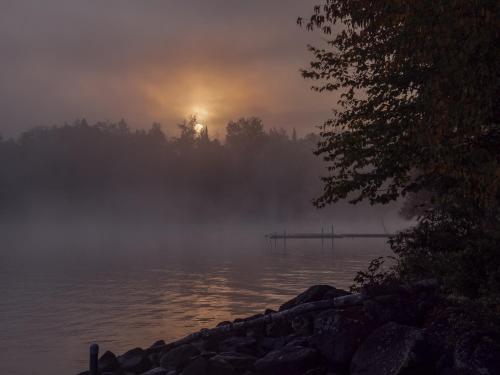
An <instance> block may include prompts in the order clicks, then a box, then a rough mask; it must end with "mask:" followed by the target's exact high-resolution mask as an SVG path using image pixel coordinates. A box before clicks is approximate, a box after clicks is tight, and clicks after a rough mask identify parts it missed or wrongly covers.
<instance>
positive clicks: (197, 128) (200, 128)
mask: <svg viewBox="0 0 500 375" xmlns="http://www.w3.org/2000/svg"><path fill="white" fill-rule="evenodd" d="M204 129H205V125H203V124H200V123H197V124H195V125H194V131H195V132H196V134H201V133H202V132H203V130H204Z"/></svg>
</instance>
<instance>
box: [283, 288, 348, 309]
mask: <svg viewBox="0 0 500 375" xmlns="http://www.w3.org/2000/svg"><path fill="white" fill-rule="evenodd" d="M347 294H349V293H348V292H346V291H344V290H341V289H337V288H334V287H333V286H329V285H314V286H312V287H310V288H308V289H307V290H306V291H305V292H302V293H300V294H299V295H298V296H297V297H295V298H292V299H291V300H290V301H288V302H285V303H284V304H283V305H281V306H280V308H279V311H283V310H287V309H291V308H292V307H295V306H298V305H302V304H303V303H308V302H316V301H321V300H322V299H327V298H328V299H334V298H336V297H340V296H345V295H347Z"/></svg>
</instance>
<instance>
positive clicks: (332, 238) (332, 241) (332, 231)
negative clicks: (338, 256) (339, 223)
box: [332, 224, 335, 249]
mask: <svg viewBox="0 0 500 375" xmlns="http://www.w3.org/2000/svg"><path fill="white" fill-rule="evenodd" d="M334 237H335V235H334V232H333V224H332V249H333V238H334Z"/></svg>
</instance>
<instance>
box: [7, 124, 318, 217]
mask: <svg viewBox="0 0 500 375" xmlns="http://www.w3.org/2000/svg"><path fill="white" fill-rule="evenodd" d="M196 122H197V121H196V118H195V117H192V118H190V119H187V120H185V121H183V122H182V123H180V124H179V125H178V130H179V134H176V135H175V136H172V137H168V136H167V135H166V133H165V132H164V131H163V130H162V128H161V126H160V125H159V124H153V126H152V127H151V128H150V129H148V130H138V129H132V128H131V127H129V126H128V125H127V123H126V122H125V121H120V122H118V123H108V122H99V123H96V124H88V123H87V121H86V120H78V121H75V122H74V123H72V124H65V125H62V126H51V127H37V128H33V129H31V130H28V131H25V132H24V133H22V134H21V135H20V136H18V137H17V138H15V139H1V140H0V160H1V164H0V201H1V207H2V209H3V210H7V211H9V210H15V209H22V208H28V207H27V206H29V205H30V204H33V202H35V201H36V202H39V201H40V200H42V201H43V200H47V201H48V200H56V201H58V202H65V203H69V204H78V205H85V204H87V205H89V207H91V206H92V205H96V206H101V207H102V205H106V204H109V205H112V204H131V205H134V204H135V205H137V206H147V207H148V208H154V209H159V210H166V211H168V210H173V211H174V210H177V211H179V210H180V211H184V212H186V211H192V212H196V213H197V214H199V215H203V214H213V213H214V212H217V213H219V214H223V213H225V212H231V213H233V214H234V213H238V212H239V213H246V214H259V213H260V214H262V213H263V212H268V213H271V214H273V215H278V216H279V215H295V214H300V213H301V212H303V211H304V210H308V209H309V208H310V206H311V199H312V197H313V196H314V195H315V194H316V193H317V191H315V190H318V189H319V184H315V183H314V181H317V180H318V176H319V175H320V171H321V168H322V166H321V163H320V162H319V161H318V160H317V158H315V157H314V155H313V153H312V150H313V149H314V147H315V144H316V143H317V136H315V135H314V134H309V135H306V136H305V137H300V138H299V137H298V136H297V134H296V132H295V130H294V131H293V132H292V134H288V133H287V132H286V131H285V130H283V129H276V128H271V129H269V130H266V129H265V128H264V125H263V122H262V120H260V119H259V118H256V117H251V118H241V119H238V120H236V121H231V122H230V123H229V124H228V125H227V127H226V134H225V137H224V140H222V141H221V140H218V139H216V138H212V137H211V136H210V134H209V130H208V129H207V128H205V129H203V130H202V131H201V132H199V133H198V132H197V131H196V129H195V125H196ZM118 202H121V203H118Z"/></svg>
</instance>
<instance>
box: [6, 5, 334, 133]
mask: <svg viewBox="0 0 500 375" xmlns="http://www.w3.org/2000/svg"><path fill="white" fill-rule="evenodd" d="M315 3H316V1H315V0H252V1H249V0H178V1H177V0H175V1H174V0H43V1H41V0H1V1H0V132H1V133H3V134H7V135H11V134H16V133H18V132H19V131H20V130H23V129H26V128H30V127H33V126H36V125H51V124H53V123H63V122H65V121H68V122H71V121H73V120H74V119H76V118H82V117H85V118H87V119H88V120H89V121H90V122H94V121H98V120H119V119H121V118H125V119H126V120H127V121H128V122H129V123H130V124H131V125H132V126H136V127H149V126H150V125H151V123H152V122H160V123H162V124H163V126H164V128H165V129H166V130H167V131H168V132H169V133H170V134H174V133H175V124H176V123H178V122H179V121H180V120H182V119H183V118H184V117H186V116H188V115H190V114H193V113H198V114H199V116H200V117H201V121H202V122H204V123H206V124H207V125H208V126H209V127H210V129H211V130H212V132H213V133H215V132H219V134H221V135H223V134H224V128H225V125H226V123H227V122H228V120H231V119H234V118H236V117H239V116H250V115H256V116H260V117H262V118H263V119H264V121H265V124H266V126H268V127H270V126H282V127H285V128H288V129H291V128H292V127H296V128H297V129H298V131H299V133H304V132H305V131H306V130H312V129H314V126H315V125H318V124H320V123H321V122H322V120H324V119H325V118H326V117H327V116H328V114H329V111H330V108H331V107H333V105H334V98H333V97H332V96H328V95H324V94H317V93H314V92H312V91H310V90H309V87H310V86H311V84H312V82H310V81H306V80H304V79H302V78H301V77H300V74H299V69H300V68H301V67H304V66H306V65H307V64H308V62H309V61H310V55H309V52H308V51H307V50H306V45H307V43H311V42H313V43H315V44H318V43H321V39H320V36H319V35H317V34H311V33H307V32H306V31H304V30H303V29H300V28H299V27H298V26H297V25H296V23H295V21H296V18H297V17H298V16H303V15H308V14H309V13H310V12H311V9H312V6H313V5H314V4H315Z"/></svg>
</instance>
